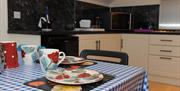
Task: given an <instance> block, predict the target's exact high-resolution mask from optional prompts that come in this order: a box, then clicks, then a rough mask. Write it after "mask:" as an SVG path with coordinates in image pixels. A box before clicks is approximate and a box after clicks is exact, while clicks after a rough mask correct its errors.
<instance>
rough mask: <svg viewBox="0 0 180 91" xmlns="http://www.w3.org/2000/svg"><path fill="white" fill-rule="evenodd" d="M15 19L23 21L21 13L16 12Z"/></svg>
mask: <svg viewBox="0 0 180 91" xmlns="http://www.w3.org/2000/svg"><path fill="white" fill-rule="evenodd" d="M14 19H21V12H20V11H14Z"/></svg>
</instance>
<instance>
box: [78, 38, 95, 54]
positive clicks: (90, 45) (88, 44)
mask: <svg viewBox="0 0 180 91" xmlns="http://www.w3.org/2000/svg"><path fill="white" fill-rule="evenodd" d="M84 49H94V50H95V49H97V41H96V40H94V39H81V40H79V54H80V53H81V51H82V50H84Z"/></svg>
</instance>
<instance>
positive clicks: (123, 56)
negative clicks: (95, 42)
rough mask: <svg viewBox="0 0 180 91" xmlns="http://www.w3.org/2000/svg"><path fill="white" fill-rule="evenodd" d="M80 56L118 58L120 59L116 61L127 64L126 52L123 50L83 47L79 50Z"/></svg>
mask: <svg viewBox="0 0 180 91" xmlns="http://www.w3.org/2000/svg"><path fill="white" fill-rule="evenodd" d="M80 56H81V57H83V58H86V59H87V56H102V57H113V58H120V61H119V62H118V63H119V64H123V65H128V54H127V53H124V52H115V51H105V50H90V49H85V50H83V51H81V53H80ZM98 61H106V60H98ZM108 62H109V61H108Z"/></svg>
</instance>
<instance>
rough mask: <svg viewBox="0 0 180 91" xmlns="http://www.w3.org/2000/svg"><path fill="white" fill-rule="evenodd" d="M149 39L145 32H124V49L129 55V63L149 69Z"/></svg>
mask: <svg viewBox="0 0 180 91" xmlns="http://www.w3.org/2000/svg"><path fill="white" fill-rule="evenodd" d="M148 40H149V36H148V35H145V34H122V45H123V46H122V51H123V52H126V53H127V54H128V56H129V65H131V66H138V67H143V68H144V69H146V70H147V69H148Z"/></svg>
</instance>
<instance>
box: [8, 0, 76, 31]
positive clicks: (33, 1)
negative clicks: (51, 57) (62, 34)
mask: <svg viewBox="0 0 180 91" xmlns="http://www.w3.org/2000/svg"><path fill="white" fill-rule="evenodd" d="M74 4H75V3H74V0H8V29H9V30H12V31H13V30H15V31H18V30H20V31H36V30H38V23H39V19H40V17H43V16H45V8H46V7H48V13H49V19H50V22H51V28H52V29H54V30H65V28H66V26H69V25H73V24H74ZM14 11H18V12H21V18H20V19H14Z"/></svg>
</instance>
